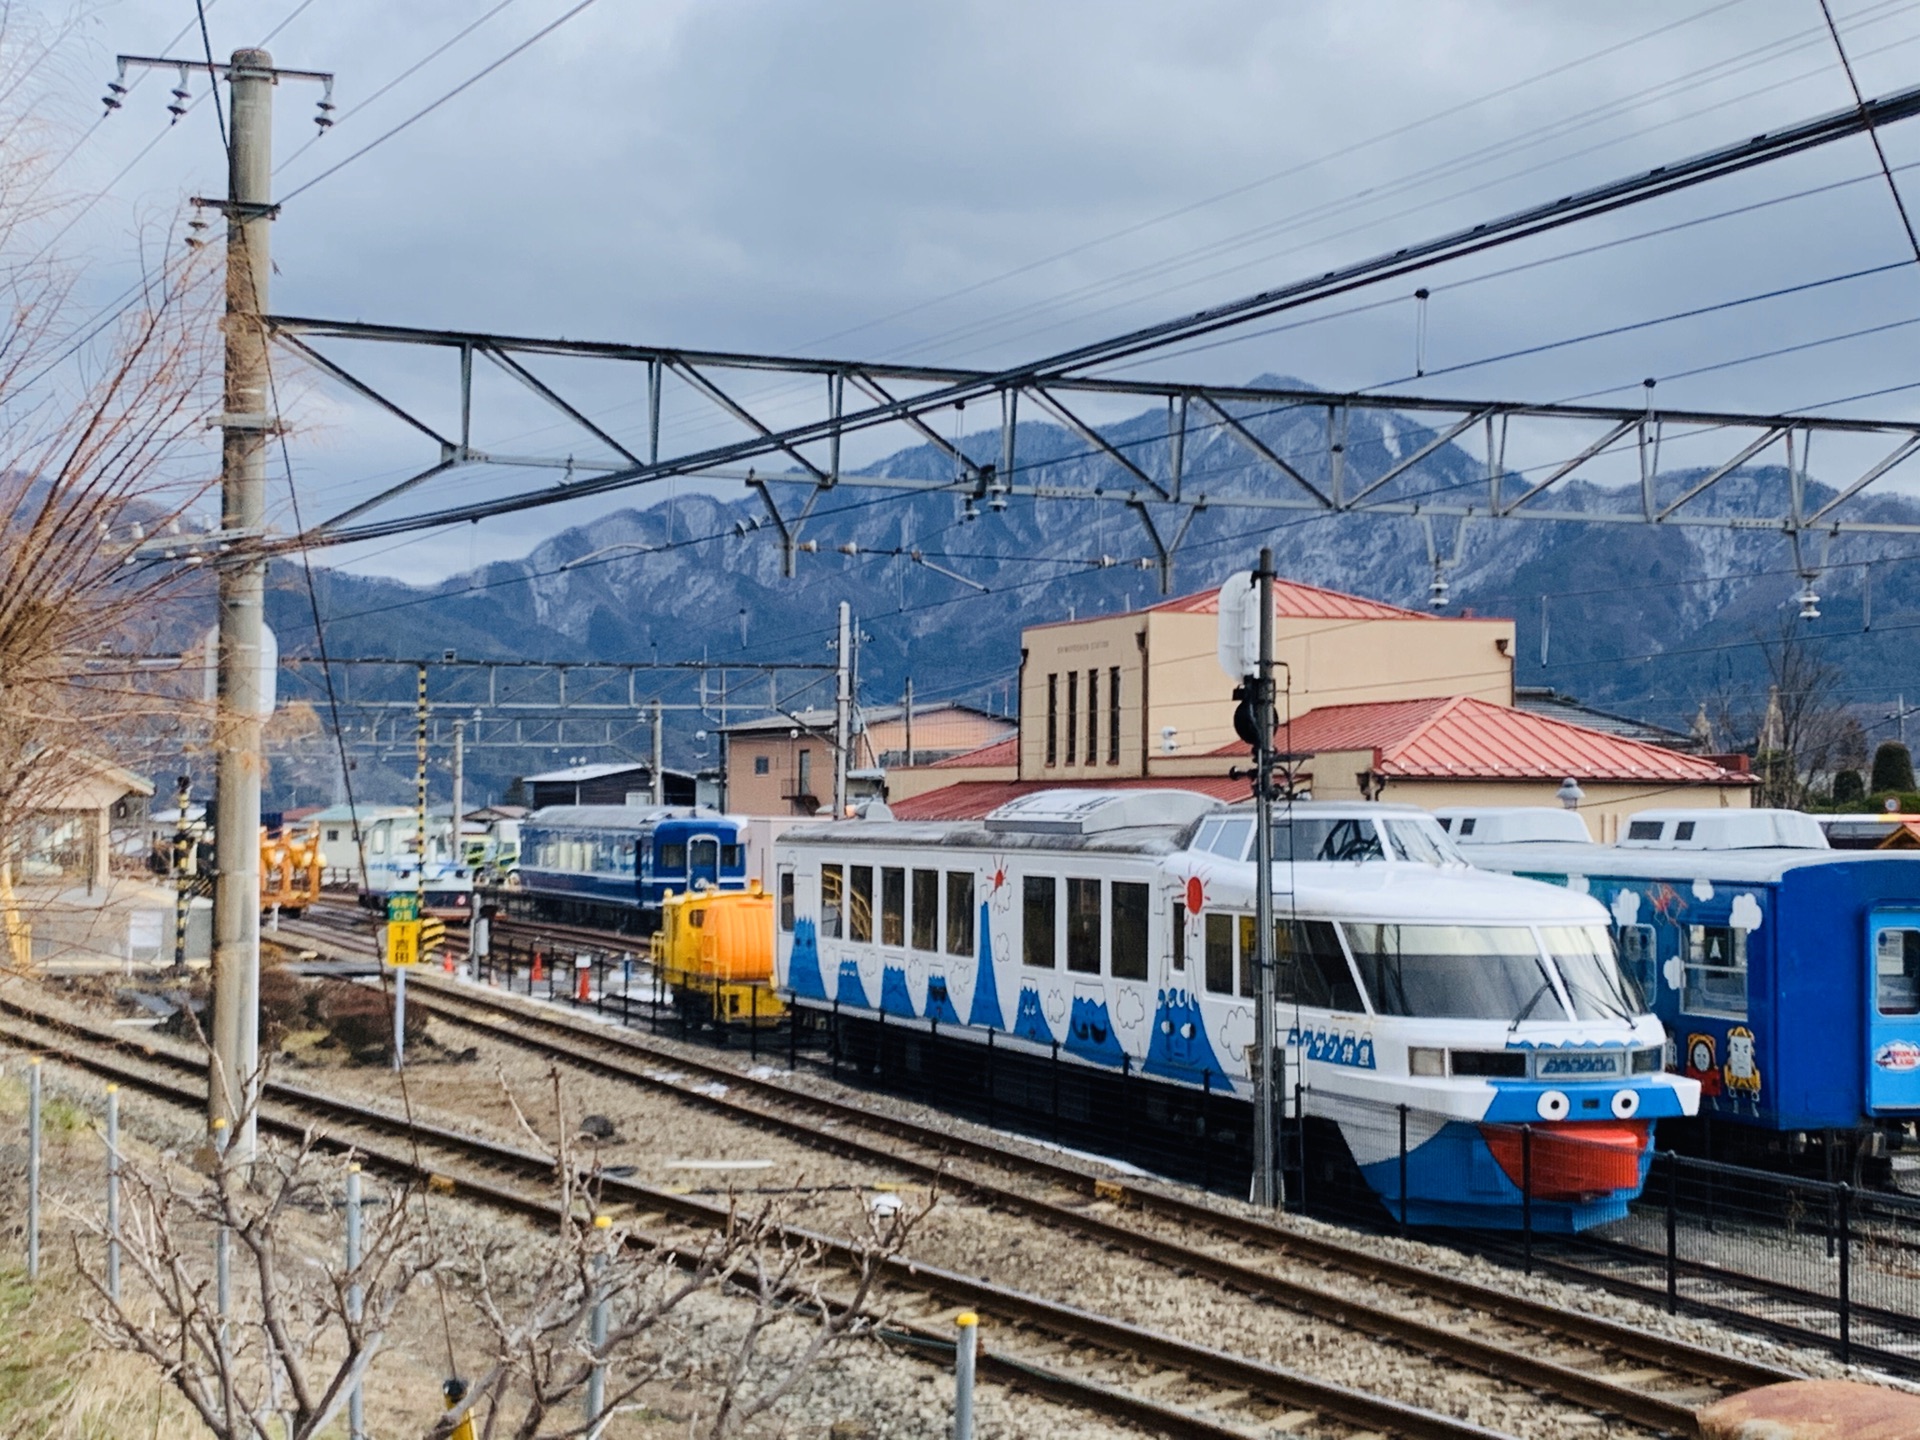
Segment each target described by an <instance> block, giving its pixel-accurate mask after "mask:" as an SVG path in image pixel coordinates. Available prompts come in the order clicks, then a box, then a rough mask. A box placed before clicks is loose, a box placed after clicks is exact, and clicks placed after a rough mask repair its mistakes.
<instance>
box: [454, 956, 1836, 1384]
mask: <svg viewBox="0 0 1920 1440" xmlns="http://www.w3.org/2000/svg"><path fill="white" fill-rule="evenodd" d="M416 989H417V991H418V992H420V995H421V999H420V1003H421V1004H423V1005H426V1006H428V1007H429V1008H430V1009H437V1010H438V1011H439V1012H440V1013H442V1014H445V1015H447V1017H448V1018H452V1019H464V1017H461V1016H459V1015H456V1014H454V1013H452V1007H450V1006H449V1005H448V1003H447V1002H448V1001H452V1002H453V1005H455V1006H457V1005H458V1004H459V1002H461V1001H465V1002H467V1003H468V1004H470V1005H473V1006H477V1007H481V1008H484V1009H487V1010H491V1011H495V1012H498V1013H505V1014H511V1015H512V1016H513V1017H514V1018H516V1019H520V1020H523V1021H525V1022H528V1023H532V1024H536V1025H539V1026H542V1027H544V1028H548V1029H552V1030H556V1031H564V1032H566V1033H568V1034H569V1035H572V1036H575V1037H578V1038H580V1039H584V1040H588V1041H592V1042H594V1043H596V1044H599V1045H602V1046H608V1047H613V1048H618V1049H625V1050H630V1051H632V1052H634V1053H636V1054H639V1055H643V1056H645V1057H647V1058H648V1059H649V1060H653V1061H662V1062H666V1063H669V1064H671V1065H672V1066H674V1068H676V1069H678V1070H681V1071H683V1072H686V1073H687V1074H689V1075H693V1076H698V1077H700V1078H701V1079H703V1080H705V1081H720V1082H722V1083H724V1084H726V1085H728V1086H730V1087H735V1088H739V1089H742V1090H745V1091H749V1092H751V1093H752V1094H753V1095H754V1096H755V1097H756V1101H757V1102H768V1101H770V1102H772V1103H775V1104H779V1105H783V1106H787V1107H789V1108H793V1109H801V1110H808V1111H811V1112H813V1113H815V1114H818V1115H823V1116H826V1117H828V1118H831V1119H833V1120H835V1121H837V1122H840V1123H843V1124H853V1125H858V1126H861V1127H863V1128H866V1129H868V1130H873V1131H877V1132H880V1133H884V1134H890V1135H892V1136H894V1137H895V1138H898V1139H903V1140H907V1141H910V1142H912V1143H914V1144H918V1145H922V1146H925V1147H926V1148H928V1149H931V1150H935V1151H943V1152H945V1153H947V1154H950V1155H957V1156H963V1157H964V1158H967V1159H969V1160H973V1161H977V1162H981V1163H985V1164H990V1165H998V1166H1003V1167H1012V1168H1016V1169H1020V1170H1024V1171H1026V1172H1027V1173H1029V1174H1031V1175H1033V1176H1035V1177H1037V1178H1040V1179H1044V1180H1045V1181H1047V1182H1048V1183H1049V1184H1053V1185H1057V1186H1060V1187H1062V1188H1065V1189H1067V1190H1070V1191H1072V1192H1075V1193H1079V1194H1083V1195H1088V1196H1093V1197H1095V1198H1100V1199H1107V1200H1112V1201H1114V1202H1116V1203H1118V1204H1121V1205H1123V1206H1132V1207H1134V1208H1136V1209H1139V1210H1141V1211H1143V1212H1154V1213H1157V1214H1160V1215H1162V1216H1164V1217H1165V1218H1168V1219H1173V1220H1176V1221H1178V1222H1180V1223H1181V1224H1182V1225H1185V1226H1189V1227H1196V1228H1201V1229H1208V1230H1213V1231H1216V1232H1219V1233H1222V1234H1225V1235H1227V1236H1228V1237H1230V1238H1233V1239H1236V1240H1241V1241H1245V1242H1248V1243H1252V1244H1255V1245H1259V1246H1262V1247H1264V1248H1269V1249H1277V1250H1284V1251H1289V1252H1292V1253H1294V1254H1296V1255H1298V1256H1299V1257H1301V1258H1303V1259H1307V1260H1310V1261H1311V1262H1312V1263H1315V1264H1319V1265H1332V1266H1336V1267H1339V1268H1342V1269H1346V1270H1349V1271H1351V1272H1353V1273H1356V1274H1361V1275H1364V1276H1365V1277H1366V1278H1369V1279H1375V1280H1379V1281H1382V1282H1383V1283H1389V1284H1395V1285H1399V1286H1402V1287H1405V1288H1409V1289H1413V1290H1416V1291H1418V1292H1420V1293H1422V1294H1425V1295H1428V1296H1430V1297H1432V1298H1434V1299H1437V1300H1443V1301H1453V1302H1455V1303H1464V1304H1468V1305H1471V1306H1473V1307H1475V1308H1479V1309H1483V1310H1486V1311H1489V1312H1491V1313H1497V1314H1500V1315H1504V1316H1507V1317H1509V1318H1512V1319H1515V1320H1520V1321H1524V1322H1525V1323H1527V1324H1530V1325H1533V1326H1535V1327H1538V1328H1541V1329H1544V1330H1547V1331H1554V1332H1559V1333H1562V1334H1566V1335H1568V1336H1569V1337H1571V1338H1576V1339H1579V1340H1581V1341H1582V1342H1584V1343H1588V1344H1594V1345H1599V1346H1603V1347H1607V1348H1612V1349H1619V1350H1622V1351H1623V1352H1626V1353H1631V1354H1635V1355H1638V1356H1639V1357H1640V1358H1643V1359H1647V1360H1650V1361H1655V1362H1663V1363H1669V1364H1671V1363H1673V1362H1674V1360H1675V1358H1676V1357H1678V1358H1679V1359H1680V1360H1681V1361H1682V1364H1681V1367H1680V1368H1684V1369H1687V1370H1689V1371H1691V1372H1693V1373H1695V1374H1698V1375H1703V1376H1711V1377H1712V1378H1714V1379H1715V1380H1717V1381H1720V1382H1724V1383H1727V1384H1732V1385H1741V1386H1750V1385H1765V1384H1774V1383H1777V1382H1779V1381H1782V1380H1788V1379H1795V1378H1800V1377H1797V1376H1795V1375H1794V1374H1793V1373H1792V1372H1790V1371H1786V1370H1782V1369H1779V1368H1778V1367H1775V1366H1770V1365H1764V1364H1760V1363H1757V1362H1753V1361H1747V1360H1740V1359H1737V1358H1734V1357H1730V1356H1724V1355H1721V1354H1719V1353H1717V1352H1715V1351H1712V1350H1708V1349H1706V1348H1704V1347H1700V1346H1691V1345H1688V1344H1686V1343H1685V1342H1682V1341H1669V1340H1667V1339H1665V1338H1664V1337H1658V1336H1649V1335H1647V1334H1645V1332H1642V1331H1639V1330H1636V1329H1634V1328H1632V1327H1631V1326H1626V1325H1622V1324H1619V1323H1618V1322H1614V1321H1609V1320H1604V1319H1600V1318H1598V1317H1593V1316H1584V1315H1577V1314H1569V1313H1567V1312H1565V1311H1562V1310H1560V1309H1558V1308H1556V1307H1554V1306H1551V1305H1547V1304H1544V1303H1541V1302H1537V1301H1529V1300H1526V1299H1523V1298H1521V1297H1517V1296H1514V1295H1511V1294H1508V1293H1507V1292H1504V1291H1500V1290H1496V1289H1494V1288H1492V1287H1489V1286H1481V1285H1476V1284H1474V1283H1473V1282H1470V1281H1462V1280H1457V1279H1455V1278H1453V1277H1450V1276H1436V1275H1433V1274H1431V1273H1430V1272H1428V1271H1425V1270H1422V1269H1420V1268H1419V1267H1417V1266H1413V1265H1407V1264H1403V1263H1401V1262H1398V1261H1393V1260H1388V1259H1385V1258H1384V1257H1380V1256H1376V1255H1373V1254H1371V1253H1369V1252H1366V1251H1362V1250H1358V1249H1355V1248H1354V1247H1350V1246H1343V1245H1340V1244H1338V1243H1336V1242H1332V1241H1327V1240H1318V1239H1313V1238H1310V1237H1307V1236H1302V1235H1299V1234H1296V1233H1295V1232H1293V1231H1291V1230H1286V1229H1283V1228H1281V1227H1280V1226H1277V1225H1274V1224H1272V1223H1271V1222H1269V1221H1264V1220H1259V1219H1254V1218H1252V1217H1248V1216H1241V1215H1234V1214H1231V1213H1229V1212H1226V1211H1222V1210H1219V1209H1217V1208H1215V1207H1213V1206H1211V1205H1207V1204H1205V1203H1202V1202H1199V1201H1195V1200H1190V1199H1185V1198H1182V1197H1179V1196H1173V1195H1166V1194H1163V1193H1161V1192H1160V1191H1157V1190H1146V1189H1142V1188H1140V1187H1137V1186H1128V1185H1125V1184H1123V1183H1121V1182H1118V1181H1114V1180H1106V1179H1100V1178H1098V1177H1095V1176H1091V1175H1088V1174H1086V1173H1085V1172H1084V1171H1081V1170H1077V1169H1074V1168H1073V1167H1071V1166H1068V1165H1064V1164H1061V1163H1060V1162H1057V1161H1053V1160H1048V1159H1044V1158H1040V1157H1035V1156H1030V1155H1027V1154H1024V1153H1022V1152H1019V1151H1015V1150H1012V1149H1010V1148H1007V1147H1003V1146H997V1145H993V1144H990V1143H987V1142H983V1141H979V1140H974V1139H970V1138H967V1137H964V1136H960V1135H956V1134H954V1133H953V1132H952V1131H951V1130H948V1129H942V1128H936V1127H933V1126H926V1125H920V1124H917V1123H916V1122H914V1121H910V1120H904V1119H901V1118H899V1117H897V1116H892V1115H886V1114H882V1113H880V1112H877V1111H874V1110H870V1109H868V1108H867V1107H865V1106H861V1105H855V1104H852V1103H849V1102H847V1101H841V1100H833V1099H830V1098H828V1097H825V1096H818V1095H812V1094H808V1093H805V1092H801V1091H795V1090H792V1089H789V1088H787V1087H785V1086H783V1085H780V1084H779V1083H778V1082H776V1081H773V1080H770V1079H764V1078H760V1077H756V1076H752V1075H743V1074H742V1073H741V1072H739V1071H738V1070H734V1069H730V1068H728V1067H726V1066H724V1065H718V1064H713V1063H711V1062H706V1061H702V1060H700V1059H698V1058H695V1057H689V1056H687V1055H686V1054H684V1053H683V1052H682V1051H680V1050H670V1049H668V1048H666V1047H665V1046H657V1045H654V1044H651V1043H649V1042H648V1041H647V1040H646V1039H644V1038H643V1037H640V1036H638V1035H635V1034H634V1033H632V1032H631V1031H629V1030H625V1029H610V1028H608V1027H607V1026H604V1025H595V1024H592V1023H591V1022H587V1021H583V1020H581V1019H580V1018H578V1017H576V1016H573V1015H570V1014H568V1013H567V1012H566V1011H564V1010H560V1009H557V1008H548V1007H542V1006H539V1005H538V1003H537V1002H527V1003H522V1002H520V1001H518V1000H517V999H511V1000H510V999H509V997H504V996H496V995H493V994H490V993H489V992H487V991H485V990H478V989H474V988H471V987H468V986H462V985H459V984H457V983H449V982H447V981H445V980H443V979H440V978H438V977H426V978H425V983H424V984H421V985H419V986H417V987H416ZM503 1002H504V1003H503ZM509 1004H510V1006H511V1008H510V1009H509ZM465 1023H468V1024H470V1025H473V1024H476V1023H477V1024H479V1025H481V1026H488V1022H484V1021H482V1022H474V1021H472V1020H465ZM488 1028H492V1027H490V1026H489V1027H488ZM501 1033H505V1032H501ZM535 1043H543V1042H535ZM567 1053H569V1054H570V1055H571V1056H572V1057H573V1058H579V1059H582V1060H587V1061H591V1062H593V1063H605V1062H603V1061H599V1060H598V1059H597V1058H596V1057H590V1056H579V1055H578V1053H577V1052H567ZM619 1068H620V1070H621V1072H622V1074H623V1075H627V1076H629V1077H630V1078H633V1079H636V1080H639V1081H642V1082H644V1083H647V1084H650V1085H660V1084H662V1083H663V1082H661V1081H659V1080H658V1079H657V1077H654V1076H650V1075H648V1074H647V1073H646V1072H645V1071H644V1070H639V1069H635V1068H633V1067H630V1066H625V1065H622V1066H620V1067H619ZM666 1088H670V1089H673V1090H674V1091H675V1093H686V1094H688V1095H689V1097H690V1098H692V1099H695V1100H698V1101H701V1102H703V1103H710V1104H711V1105H713V1106H714V1107H716V1108H733V1109H735V1110H738V1111H741V1112H743V1113H746V1114H748V1115H753V1114H758V1113H760V1112H758V1111H757V1110H755V1109H753V1107H751V1106H747V1105H744V1104H742V1103H741V1102H732V1101H728V1100H727V1099H726V1098H725V1097H721V1096H712V1095H708V1094H703V1093H702V1092H699V1091H684V1092H683V1091H682V1090H681V1089H680V1087H677V1086H672V1085H671V1084H668V1085H667V1086H666ZM808 1138H809V1140H810V1142H812V1141H817V1142H818V1143H821V1144H831V1143H837V1142H839V1141H841V1140H843V1139H846V1138H847V1137H840V1136H828V1135H826V1134H824V1133H822V1134H818V1135H814V1134H810V1135H809V1137H808ZM850 1143H858V1142H850ZM878 1154H879V1155H880V1156H882V1157H885V1158H887V1159H889V1160H891V1161H892V1162H893V1163H903V1161H904V1157H900V1156H897V1155H895V1154H893V1152H888V1151H880V1152H878ZM954 1178H958V1177H953V1176H951V1174H950V1173H949V1179H954ZM969 1183H982V1182H969ZM993 1193H994V1194H995V1196H996V1198H999V1196H1000V1195H1001V1194H1003V1193H1004V1194H1005V1195H1006V1196H1007V1197H1008V1198H1009V1201H1010V1203H1011V1202H1013V1201H1018V1202H1020V1203H1034V1204H1044V1203H1045V1202H1037V1201H1030V1200H1029V1198H1028V1197H1024V1196H1020V1195H1019V1193H1018V1192H1012V1191H1005V1192H1003V1191H1001V1190H1000V1189H999V1188H998V1187H994V1188H993ZM1053 1208H1055V1209H1057V1208H1058V1207H1053ZM1072 1213H1073V1214H1075V1215H1076V1216H1078V1214H1079V1212H1077V1211H1076V1212H1072ZM1119 1233H1120V1235H1122V1236H1123V1237H1125V1238H1126V1239H1127V1240H1128V1241H1130V1242H1131V1241H1138V1240H1140V1239H1141V1238H1142V1237H1139V1236H1136V1235H1134V1234H1133V1232H1128V1231H1121V1232H1119ZM1183 1253H1184V1252H1183ZM1184 1258H1189V1259H1190V1258H1191V1257H1190V1256H1186V1257H1184ZM1223 1263H1225V1264H1229V1265H1231V1264H1232V1262H1223ZM1242 1268H1244V1267H1242ZM1247 1273H1248V1274H1250V1275H1252V1276H1259V1275H1261V1272H1257V1271H1253V1272H1247ZM1265 1278H1271V1277H1265ZM1250 1283H1251V1282H1250ZM1636 1347H1637V1348H1636Z"/></svg>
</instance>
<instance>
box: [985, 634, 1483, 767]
mask: <svg viewBox="0 0 1920 1440" xmlns="http://www.w3.org/2000/svg"><path fill="white" fill-rule="evenodd" d="M1218 628H1219V621H1218V617H1216V616H1214V615H1195V614H1188V613H1185V612H1180V611H1164V610H1146V611H1138V612H1134V613H1131V614H1122V615H1109V616H1101V617H1099V618H1096V619H1091V620H1080V621H1072V622H1068V623H1064V624H1059V625H1036V626H1032V627H1029V628H1028V629H1027V630H1025V631H1024V632H1023V633H1022V636H1021V644H1022V663H1021V682H1020V701H1021V703H1020V768H1019V778H1021V779H1023V780H1039V779H1062V780H1098V779H1102V778H1121V777H1126V776H1139V775H1145V774H1163V773H1183V772H1181V771H1180V770H1177V769H1169V768H1167V766H1166V762H1167V761H1169V760H1172V759H1174V758H1176V757H1183V756H1194V755H1204V754H1206V753H1207V752H1209V751H1212V750H1217V749H1218V748H1220V747H1221V746H1222V745H1226V744H1228V743H1230V742H1231V741H1232V740H1233V738H1234V735H1233V699H1232V692H1233V682H1232V681H1230V680H1229V679H1228V678H1227V676H1226V674H1225V673H1224V672H1223V671H1222V670H1221V669H1220V664H1219V661H1218V660H1217V659H1216V658H1215V649H1216V647H1215V636H1216V634H1217V632H1218ZM1513 636H1514V627H1513V622H1512V621H1511V620H1451V619H1449V620H1430V619H1426V618H1424V617H1409V618H1407V619H1404V620H1402V619H1379V620H1361V621H1354V620H1301V619H1290V618H1284V617H1283V618H1280V619H1278V620H1276V622H1275V629H1274V658H1275V659H1276V660H1277V661H1279V662H1282V663H1283V664H1284V665H1285V666H1286V667H1287V668H1286V669H1285V670H1281V671H1279V672H1278V674H1279V678H1280V683H1281V686H1282V689H1283V691H1288V692H1289V697H1287V698H1283V699H1282V702H1281V704H1282V711H1283V713H1284V712H1285V710H1286V709H1287V706H1288V698H1290V700H1291V710H1292V713H1293V714H1294V715H1295V716H1296V717H1298V716H1301V715H1304V714H1306V713H1307V712H1308V711H1309V710H1311V709H1313V708H1315V707H1316V706H1319V705H1351V704H1359V703H1363V702H1368V701H1379V700H1416V699H1425V698H1429V697H1432V696H1441V695H1471V696H1474V697H1476V698H1479V699H1483V700H1488V701H1491V702H1492V703H1494V704H1496V705H1511V704H1512V703H1513ZM1116 681H1117V682H1118V687H1119V702H1120V703H1119V707H1118V714H1117V716H1116V714H1115V713H1114V704H1113V701H1114V685H1115V682H1116ZM1089 685H1091V686H1092V687H1093V690H1094V694H1095V697H1096V702H1097V703H1096V704H1095V706H1094V708H1093V711H1092V713H1091V714H1089V711H1088V706H1087V694H1088V687H1089ZM1050 700H1051V713H1052V715H1053V726H1052V739H1053V743H1052V746H1051V757H1049V745H1048V730H1049V727H1048V715H1049V702H1050ZM1069 719H1071V721H1072V725H1071V727H1069V724H1068V722H1069ZM1116 719H1117V721H1118V727H1117V729H1118V743H1117V745H1116V743H1115V728H1116V727H1115V724H1114V722H1115V720H1116ZM1169 727H1171V729H1172V731H1173V734H1172V744H1173V751H1172V755H1168V754H1167V749H1166V745H1167V736H1166V733H1165V732H1166V731H1167V729H1168V728H1169ZM1070 731H1071V733H1069V732H1070ZM1089 740H1091V741H1092V750H1091V754H1089V745H1088V742H1089ZM1184 773H1218V772H1217V770H1214V769H1211V768H1210V769H1209V770H1207V771H1205V772H1192V771H1187V772H1184Z"/></svg>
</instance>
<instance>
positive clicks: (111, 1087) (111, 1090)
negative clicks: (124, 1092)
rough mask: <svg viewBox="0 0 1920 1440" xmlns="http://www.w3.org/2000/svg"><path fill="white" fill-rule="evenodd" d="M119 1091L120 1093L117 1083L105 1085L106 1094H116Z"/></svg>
mask: <svg viewBox="0 0 1920 1440" xmlns="http://www.w3.org/2000/svg"><path fill="white" fill-rule="evenodd" d="M119 1093H120V1087H119V1086H118V1085H109V1086H107V1094H109V1095H118V1094H119Z"/></svg>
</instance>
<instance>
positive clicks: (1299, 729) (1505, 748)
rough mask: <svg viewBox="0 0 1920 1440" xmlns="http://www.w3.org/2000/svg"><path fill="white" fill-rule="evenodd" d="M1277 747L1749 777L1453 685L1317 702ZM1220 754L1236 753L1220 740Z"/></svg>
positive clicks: (1399, 764)
mask: <svg viewBox="0 0 1920 1440" xmlns="http://www.w3.org/2000/svg"><path fill="white" fill-rule="evenodd" d="M1278 743H1279V745H1280V748H1281V749H1282V750H1290V751H1295V752H1306V753H1319V752H1324V751H1328V750H1371V751H1373V752H1374V765H1373V768H1374V769H1375V770H1377V771H1378V772H1379V773H1381V774H1383V775H1386V776H1389V777H1400V778H1408V779H1428V780H1439V779H1462V780H1562V779H1565V778H1566V777H1568V776H1572V777H1573V778H1574V779H1576V780H1634V781H1657V782H1660V783H1662V784H1669V785H1744V784H1750V783H1751V777H1749V776H1745V775H1740V774H1737V773H1736V772H1734V771H1731V770H1727V769H1724V768H1723V767H1721V766H1720V765H1718V764H1716V763H1714V762H1713V761H1711V760H1706V759H1702V758H1701V757H1699V756H1697V755H1684V754H1681V753H1679V752H1678V751H1674V750H1668V749H1665V748H1663V747H1661V746H1658V745H1647V744H1643V743H1641V742H1640V741H1638V740H1628V739H1625V738H1623V737H1621V736H1618V735H1606V734H1603V733H1601V732H1600V731H1598V730H1589V729H1587V728H1586V727H1585V726H1582V725H1569V724H1568V723H1567V722H1566V721H1564V720H1555V719H1552V718H1550V717H1549V716H1545V715H1536V714H1534V713H1532V712H1531V711H1527V710H1515V709H1511V708H1509V707H1507V706H1505V705H1495V704H1493V703H1492V702H1490V701H1487V700H1477V699H1474V698H1472V697H1470V696H1464V695H1455V696H1450V697H1445V698H1441V699H1432V700H1388V701H1378V702H1374V703H1372V704H1364V705H1323V706H1321V707H1320V708H1318V709H1316V710H1312V711H1309V712H1308V713H1307V714H1305V715H1303V716H1301V717H1300V718H1299V719H1298V720H1296V721H1294V722H1293V724H1292V726H1291V727H1288V726H1282V727H1281V729H1280V732H1279V736H1278ZM1214 753H1215V754H1218V755H1244V754H1246V753H1247V749H1246V746H1244V745H1240V744H1238V743H1236V744H1233V745H1227V746H1223V747H1222V748H1221V749H1219V750H1217V751H1215V752H1214Z"/></svg>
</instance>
